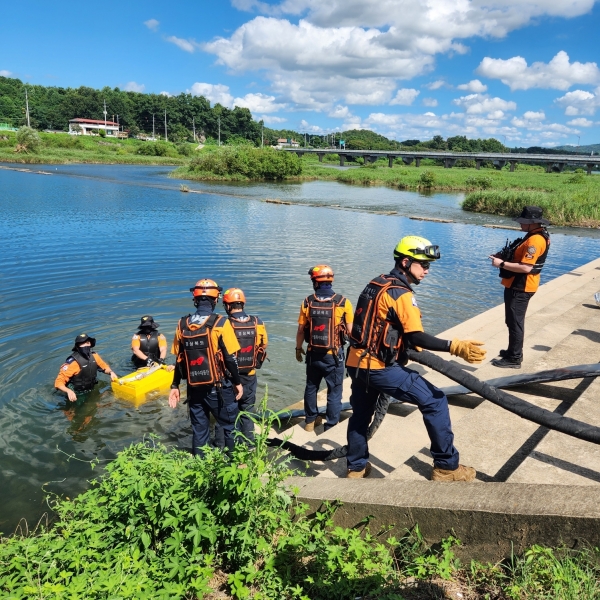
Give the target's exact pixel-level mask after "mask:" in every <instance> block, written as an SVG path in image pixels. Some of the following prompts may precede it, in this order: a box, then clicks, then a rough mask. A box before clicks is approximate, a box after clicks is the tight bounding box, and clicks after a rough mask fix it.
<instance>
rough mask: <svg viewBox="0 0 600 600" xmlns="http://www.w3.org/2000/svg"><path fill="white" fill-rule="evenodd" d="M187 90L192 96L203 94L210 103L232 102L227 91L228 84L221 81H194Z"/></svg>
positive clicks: (228, 103) (227, 104) (230, 103)
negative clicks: (214, 82)
mask: <svg viewBox="0 0 600 600" xmlns="http://www.w3.org/2000/svg"><path fill="white" fill-rule="evenodd" d="M188 92H189V93H191V94H192V95H194V96H204V97H205V98H206V99H207V100H209V101H210V102H211V103H212V104H221V105H222V106H231V105H232V103H233V96H232V95H231V94H230V93H229V86H228V85H223V84H222V83H216V84H213V83H199V82H196V83H194V85H192V87H191V89H190V90H188Z"/></svg>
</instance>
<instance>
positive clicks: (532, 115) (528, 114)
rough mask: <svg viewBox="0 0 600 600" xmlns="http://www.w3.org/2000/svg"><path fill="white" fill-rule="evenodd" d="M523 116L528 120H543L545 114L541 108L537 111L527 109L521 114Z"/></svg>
mask: <svg viewBox="0 0 600 600" xmlns="http://www.w3.org/2000/svg"><path fill="white" fill-rule="evenodd" d="M523 118H525V119H527V120H528V121H543V120H544V119H545V118H546V114H545V113H544V111H543V110H540V111H537V112H536V111H533V110H528V111H525V113H524V114H523Z"/></svg>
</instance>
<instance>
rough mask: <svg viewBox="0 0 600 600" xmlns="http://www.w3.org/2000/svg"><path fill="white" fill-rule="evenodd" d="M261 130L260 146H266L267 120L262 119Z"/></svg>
mask: <svg viewBox="0 0 600 600" xmlns="http://www.w3.org/2000/svg"><path fill="white" fill-rule="evenodd" d="M260 124H261V132H260V147H261V148H264V147H265V122H264V121H261V122H260Z"/></svg>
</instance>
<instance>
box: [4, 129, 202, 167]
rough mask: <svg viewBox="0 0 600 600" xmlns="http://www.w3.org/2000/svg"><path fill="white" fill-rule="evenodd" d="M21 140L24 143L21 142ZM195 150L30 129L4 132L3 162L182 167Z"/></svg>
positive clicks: (184, 145) (192, 146)
mask: <svg viewBox="0 0 600 600" xmlns="http://www.w3.org/2000/svg"><path fill="white" fill-rule="evenodd" d="M19 138H21V140H22V141H19ZM36 139H37V141H35V140H36ZM23 140H25V141H23ZM195 148H196V145H195V144H190V143H187V142H182V143H179V144H172V143H171V142H168V143H167V142H143V141H141V140H134V139H129V140H119V139H110V138H109V137H104V138H103V137H100V136H87V135H86V136H79V135H68V134H60V133H37V132H36V131H34V130H33V129H29V128H28V127H21V128H20V129H19V131H18V132H17V133H16V134H15V133H13V132H4V133H3V132H0V162H19V163H38V164H63V163H109V164H115V163H124V164H142V165H144V164H145V165H150V164H153V165H156V164H164V165H181V164H184V163H187V162H188V161H189V156H190V155H192V154H193V153H194V149H195Z"/></svg>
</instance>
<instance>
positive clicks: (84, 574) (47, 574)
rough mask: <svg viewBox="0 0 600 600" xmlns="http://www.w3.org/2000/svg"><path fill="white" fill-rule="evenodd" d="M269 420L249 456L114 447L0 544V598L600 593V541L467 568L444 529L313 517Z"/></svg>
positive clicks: (306, 598)
mask: <svg viewBox="0 0 600 600" xmlns="http://www.w3.org/2000/svg"><path fill="white" fill-rule="evenodd" d="M265 406H266V397H265V399H264V400H263V403H262V407H263V409H264V407H265ZM274 420H275V416H274V415H273V414H270V415H269V416H267V417H266V418H265V419H263V420H261V421H260V422H259V423H258V425H259V428H260V430H261V431H262V432H263V433H261V434H258V435H257V439H256V448H255V449H254V450H249V449H247V448H246V447H245V446H243V445H242V446H238V447H237V448H236V449H235V450H234V451H233V453H232V454H231V456H227V455H226V454H225V453H223V452H221V451H220V450H216V449H212V450H208V451H207V453H206V456H205V457H204V458H195V457H193V456H190V455H189V454H188V453H186V452H181V451H177V450H169V449H167V448H166V447H164V446H163V445H160V444H158V443H155V442H154V441H153V440H150V441H146V442H143V443H139V444H134V445H132V446H130V447H129V448H127V449H125V450H123V451H122V452H120V453H119V454H118V456H117V458H116V459H115V460H114V461H112V462H111V463H109V464H108V465H107V466H106V469H105V472H104V474H103V475H101V476H100V477H99V478H97V479H95V480H93V481H92V482H91V487H90V489H89V490H88V491H87V492H85V493H83V494H81V495H79V496H78V497H77V498H75V499H74V500H68V499H60V498H52V499H49V504H50V506H51V508H52V509H53V510H54V512H55V514H56V516H57V518H56V521H55V522H54V523H53V524H52V525H47V524H45V522H43V521H42V522H40V523H39V524H38V526H37V527H36V528H35V530H34V531H32V532H27V531H25V530H24V529H25V527H24V525H21V526H20V527H19V529H18V531H17V532H16V533H15V534H14V535H12V536H10V537H5V538H2V539H1V540H0V593H1V594H2V597H3V598H7V599H24V598H40V599H45V600H59V599H65V598H88V599H92V598H98V599H100V598H102V599H109V598H139V599H164V600H167V599H169V600H172V599H176V598H181V599H184V598H185V599H190V600H191V599H197V598H198V599H199V598H207V599H209V598H216V597H219V598H223V597H226V598H236V599H244V598H254V599H257V600H258V599H262V600H266V599H273V600H287V599H289V600H292V599H297V600H346V599H349V598H352V599H353V598H358V597H360V598H362V599H363V600H375V599H379V600H384V599H385V600H402V599H406V600H409V599H412V600H421V599H422V600H424V599H426V598H443V597H453V598H459V597H461V596H458V595H457V593H460V594H461V595H462V598H464V599H465V600H469V599H475V598H481V599H483V598H488V599H512V600H522V599H526V598H531V599H534V598H535V599H541V598H548V599H550V598H552V599H564V600H567V599H572V600H575V599H578V600H580V599H587V598H590V599H591V598H600V583H599V575H600V567H599V558H600V553H599V551H598V549H596V548H593V549H592V548H589V549H585V550H582V551H580V552H575V551H571V550H566V549H561V550H557V551H555V550H551V549H549V548H542V547H539V546H534V547H533V548H531V549H529V550H527V552H526V553H525V555H524V556H523V557H521V558H513V559H512V560H509V561H507V562H506V563H504V564H496V565H491V564H488V565H483V564H479V563H475V562H473V563H471V564H470V565H468V566H464V567H463V566H461V565H460V563H459V561H458V560H457V559H456V557H455V555H454V550H453V549H454V547H455V546H456V545H458V544H459V543H460V542H459V541H458V540H456V539H454V538H452V537H450V538H448V539H446V540H442V542H441V543H440V544H438V545H436V548H435V549H433V548H427V546H426V545H425V544H424V542H423V538H422V537H421V535H420V533H419V530H418V527H415V529H414V530H413V531H411V532H407V533H406V535H405V536H404V537H403V538H402V539H396V538H393V537H389V529H386V528H384V529H383V530H381V531H378V532H372V531H370V529H369V526H368V522H366V521H365V522H362V523H359V524H358V525H357V526H356V527H354V528H343V527H336V526H335V525H334V522H333V515H334V513H335V510H336V507H335V506H331V505H327V506H324V507H323V508H322V509H321V510H320V511H318V512H317V513H315V514H309V511H308V507H307V506H305V505H302V504H300V503H298V502H297V500H296V499H295V497H294V492H293V490H289V489H288V488H287V487H286V484H285V480H286V478H287V477H288V476H289V475H290V474H292V471H291V469H290V468H289V464H288V461H287V460H286V459H285V458H284V457H282V456H281V454H280V453H278V452H274V451H272V450H270V449H269V448H268V447H267V445H266V440H267V436H268V432H269V429H270V427H271V425H272V424H273V422H274ZM446 592H448V593H451V594H452V595H451V596H447V595H446ZM217 594H218V595H217Z"/></svg>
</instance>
